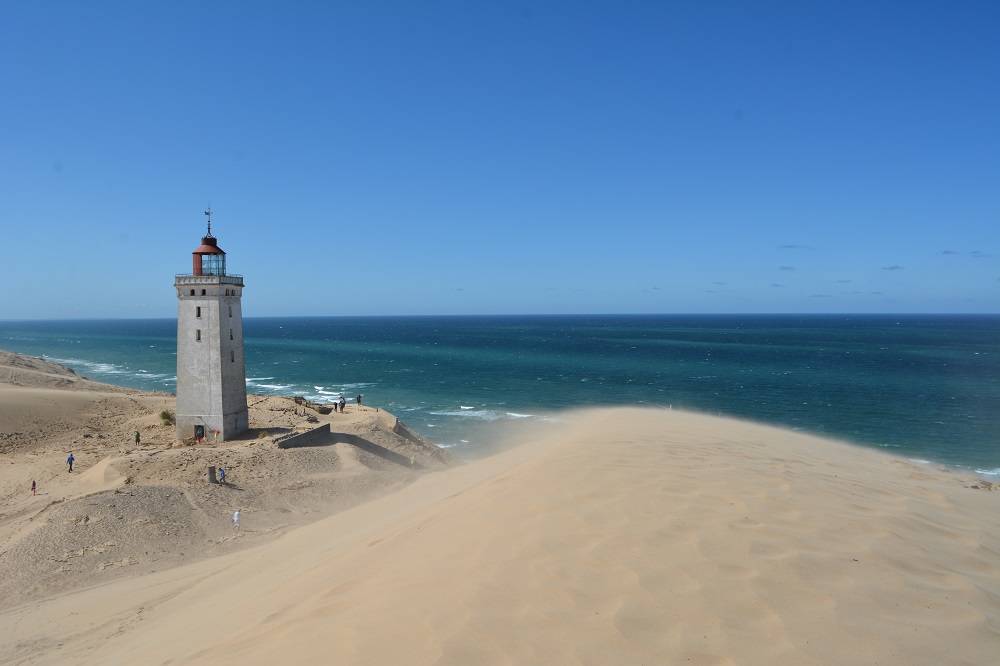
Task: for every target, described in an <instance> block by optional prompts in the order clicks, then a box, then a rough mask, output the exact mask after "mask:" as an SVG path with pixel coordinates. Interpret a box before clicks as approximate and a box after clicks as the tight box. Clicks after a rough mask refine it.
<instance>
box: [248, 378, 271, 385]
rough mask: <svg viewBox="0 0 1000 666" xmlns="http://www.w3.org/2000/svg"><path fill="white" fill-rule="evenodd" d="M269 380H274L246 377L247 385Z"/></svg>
mask: <svg viewBox="0 0 1000 666" xmlns="http://www.w3.org/2000/svg"><path fill="white" fill-rule="evenodd" d="M269 379H274V377H247V384H249V383H250V382H265V381H267V380H269Z"/></svg>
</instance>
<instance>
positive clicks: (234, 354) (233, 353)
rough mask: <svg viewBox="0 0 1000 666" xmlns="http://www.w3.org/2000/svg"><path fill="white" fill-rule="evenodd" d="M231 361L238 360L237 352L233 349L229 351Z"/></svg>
mask: <svg viewBox="0 0 1000 666" xmlns="http://www.w3.org/2000/svg"><path fill="white" fill-rule="evenodd" d="M229 362H230V363H235V362H236V352H234V351H232V350H230V351H229Z"/></svg>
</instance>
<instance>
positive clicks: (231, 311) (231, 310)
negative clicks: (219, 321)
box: [229, 305, 233, 317]
mask: <svg viewBox="0 0 1000 666" xmlns="http://www.w3.org/2000/svg"><path fill="white" fill-rule="evenodd" d="M229 316H230V317H232V316H233V306H232V305H230V306H229Z"/></svg>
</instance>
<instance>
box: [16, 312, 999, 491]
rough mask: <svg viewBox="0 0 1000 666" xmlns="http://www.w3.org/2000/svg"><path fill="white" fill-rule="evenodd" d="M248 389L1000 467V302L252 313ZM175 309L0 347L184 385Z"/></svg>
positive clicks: (59, 325)
mask: <svg viewBox="0 0 1000 666" xmlns="http://www.w3.org/2000/svg"><path fill="white" fill-rule="evenodd" d="M244 332H245V340H246V359H247V390H248V391H249V392H251V393H254V394H267V395H286V396H293V395H301V396H305V397H307V398H309V399H311V400H314V401H319V402H327V401H329V402H332V401H333V400H335V399H336V398H337V397H339V396H340V395H344V396H345V397H346V398H348V399H354V398H355V396H357V395H359V394H360V395H363V400H364V402H365V403H366V404H370V405H378V406H382V407H384V408H386V409H388V410H390V411H392V412H393V413H394V414H396V415H397V416H399V417H400V418H401V419H403V420H404V421H405V422H406V423H407V424H409V425H410V426H411V427H413V428H414V429H415V430H416V431H418V432H419V433H421V434H422V435H424V436H426V437H428V438H430V439H432V440H433V441H435V442H438V443H439V444H441V445H443V446H447V447H450V448H452V449H454V451H455V452H456V453H458V454H460V455H461V454H463V453H464V454H474V453H475V452H476V451H477V450H481V449H482V447H484V446H485V445H486V442H488V441H489V440H490V438H491V437H492V436H494V435H495V433H496V431H497V429H498V428H503V427H505V426H506V425H508V424H511V423H514V422H531V421H532V420H558V419H559V418H560V412H561V410H565V409H567V408H573V407H581V406H591V405H649V406H660V407H666V406H671V407H673V408H675V409H688V410H697V411H700V412H705V413H709V414H721V415H727V416H734V417H739V418H745V419H751V420H754V421H760V422H765V423H770V424H775V425H780V426H785V427H788V428H792V429H794V430H799V431H804V432H810V433H817V434H820V435H826V436H831V437H835V438H838V439H843V440H848V441H851V442H855V443H857V444H861V445H864V446H870V447H874V448H879V449H884V450H887V451H890V452H892V453H894V454H897V455H900V456H904V457H906V458H909V459H910V460H913V461H915V462H918V463H926V464H945V465H949V466H954V467H959V468H963V469H968V470H975V471H977V472H979V473H980V474H986V475H993V476H1000V316H992V315H989V316H987V315H982V316H979V315H975V316H973V315H969V316H950V315H949V316H925V315H919V316H918V315H908V316H901V315H884V316H883V315H878V316H874V315H812V316H803V315H794V316H793V315H766V316H765V315H719V316H705V315H686V316H668V315H663V316H647V315H636V316H448V317H437V316H434V317H431V316H428V317H295V318H291V317H289V318H250V319H246V320H245V322H244ZM175 340H176V322H175V320H173V319H143V320H100V321H91V320H87V321H82V320H81V321H67V320H63V321H30V322H28V321H22V322H17V321H6V322H3V321H0V348H3V349H6V350H8V351H14V352H20V353H25V354H31V355H35V356H43V355H44V356H45V357H46V358H48V359H50V360H52V361H56V362H58V363H62V364H65V365H67V366H69V367H71V368H74V369H75V370H77V371H78V372H79V373H81V374H83V375H85V376H87V377H89V378H91V379H95V380H98V381H102V382H108V383H112V384H119V385H122V386H130V387H135V388H140V389H146V390H154V391H166V392H172V391H174V389H175V380H176V375H175V373H176V369H175V368H176V348H175Z"/></svg>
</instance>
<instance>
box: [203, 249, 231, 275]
mask: <svg viewBox="0 0 1000 666" xmlns="http://www.w3.org/2000/svg"><path fill="white" fill-rule="evenodd" d="M201 274H202V275H225V274H226V255H224V254H203V255H201Z"/></svg>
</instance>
